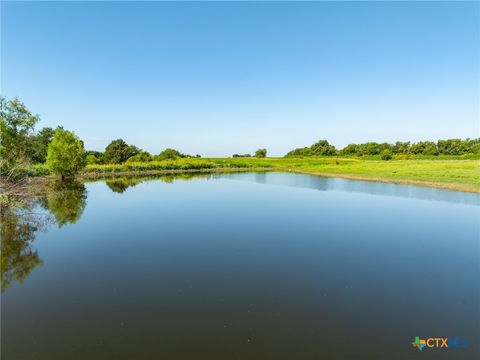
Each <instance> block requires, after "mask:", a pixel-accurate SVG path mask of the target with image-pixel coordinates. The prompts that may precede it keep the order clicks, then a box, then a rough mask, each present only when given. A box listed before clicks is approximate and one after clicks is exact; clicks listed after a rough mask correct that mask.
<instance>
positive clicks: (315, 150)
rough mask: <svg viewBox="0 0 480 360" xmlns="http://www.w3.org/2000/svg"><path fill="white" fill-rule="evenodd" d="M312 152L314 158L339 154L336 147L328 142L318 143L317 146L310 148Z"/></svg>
mask: <svg viewBox="0 0 480 360" xmlns="http://www.w3.org/2000/svg"><path fill="white" fill-rule="evenodd" d="M310 150H311V152H312V154H313V155H314V156H316V155H320V156H332V155H336V153H337V150H336V149H335V146H333V145H330V144H329V143H328V141H327V140H320V141H317V142H316V143H315V144H313V145H312V146H310Z"/></svg>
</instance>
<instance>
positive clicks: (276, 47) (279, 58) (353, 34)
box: [1, 1, 480, 156]
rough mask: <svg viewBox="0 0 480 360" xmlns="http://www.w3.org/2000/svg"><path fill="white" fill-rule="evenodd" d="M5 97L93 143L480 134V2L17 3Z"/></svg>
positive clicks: (273, 142) (277, 146)
mask: <svg viewBox="0 0 480 360" xmlns="http://www.w3.org/2000/svg"><path fill="white" fill-rule="evenodd" d="M1 10H2V14H1V16H2V18H1V20H2V23H1V30H2V33H1V51H2V53H1V65H2V67H1V75H2V76H1V86H2V89H1V92H2V95H4V96H7V97H9V98H11V97H13V96H19V97H20V98H21V99H22V100H23V101H24V102H25V103H26V104H27V106H28V107H29V108H30V109H31V110H32V111H34V112H35V113H38V114H40V116H41V119H42V120H41V122H40V123H39V127H43V126H56V125H63V126H64V127H65V128H67V129H70V130H73V131H75V133H76V134H77V135H79V136H80V137H81V138H82V139H83V140H84V141H85V145H86V147H87V148H88V149H95V150H103V148H104V147H105V145H107V144H108V143H109V142H110V140H112V139H116V138H123V139H125V140H126V141H127V142H129V143H133V144H136V145H137V146H139V147H141V148H143V149H145V150H148V151H150V152H153V153H158V152H159V151H160V150H162V149H163V148H165V147H174V148H178V149H179V150H180V151H183V152H186V153H193V154H195V153H199V154H202V155H203V156H223V155H231V154H232V153H235V152H236V153H252V152H253V151H255V149H257V148H259V147H266V148H268V150H269V153H270V154H271V155H284V154H285V153H286V152H287V151H288V150H290V149H292V148H295V147H301V146H307V145H310V144H312V143H313V142H315V141H316V140H318V139H327V140H329V141H330V142H331V143H333V144H334V145H335V146H337V147H342V146H344V145H346V144H348V143H351V142H365V141H368V140H372V141H394V140H412V141H416V140H421V139H431V140H436V139H439V138H448V137H478V136H479V131H480V130H479V111H480V110H479V95H480V94H479V81H480V78H479V21H480V20H479V17H480V8H479V3H478V2H471V3H431V2H428V3H418V2H417V3H405V2H400V3H395V2H377V3H341V2H340V3H293V2H292V3H281V2H279V3H272V2H266V3H258V2H253V3H252V2H250V3H228V2H225V3H198V2H197V3H152V2H149V3H147V2H146V3H130V2H128V3H126V2H123V3H122V2H117V3H112V2H90V3H88V2H83V3H81V2H80V3H67V2H63V3H62V2H57V3H22V2H5V1H2V4H1Z"/></svg>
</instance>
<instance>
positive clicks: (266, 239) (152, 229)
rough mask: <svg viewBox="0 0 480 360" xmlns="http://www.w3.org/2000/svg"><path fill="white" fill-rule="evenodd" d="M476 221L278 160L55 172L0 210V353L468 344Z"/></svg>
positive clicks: (478, 315)
mask: <svg viewBox="0 0 480 360" xmlns="http://www.w3.org/2000/svg"><path fill="white" fill-rule="evenodd" d="M479 219H480V196H479V195H476V194H469V193H462V192H452V191H445V190H438V189H431V188H422V187H415V186H405V185H394V184H386V183H375V182H365V181H352V180H345V179H335V178H323V177H317V176H310V175H300V174H291V173H276V172H265V173H232V174H210V175H206V174H204V175H192V174H183V175H180V176H172V175H171V176H157V177H147V178H135V177H134V178H114V179H108V180H99V181H92V182H85V183H79V182H74V183H65V184H62V183H55V184H52V185H51V186H50V187H49V189H48V191H47V192H46V193H45V194H44V195H42V196H39V197H38V198H35V200H34V201H32V202H31V203H30V204H28V205H25V206H24V207H23V208H22V209H20V210H19V211H17V212H15V213H10V214H5V215H4V218H3V219H2V230H1V231H2V329H1V330H2V359H6V360H11V359H13V360H16V359H21V360H29V359H35V360H44V359H45V360H56V359H59V360H66V359H68V360H71V359H91V360H93V359H116V360H119V359H168V360H173V359H208V360H213V359H221V360H226V359H299V360H300V359H302V360H303V359H333V358H335V359H368V360H371V359H407V358H408V359H414V358H419V359H433V358H435V359H436V358H438V357H439V356H441V358H442V359H447V358H450V359H474V358H478V357H477V356H478V355H479V354H480V348H479V342H478V340H479V338H480V305H479V304H480V295H479V294H480V285H479V284H480V275H479V274H480V267H479V263H480V246H479V241H480V240H479V239H480V229H479ZM416 336H419V337H420V338H429V337H434V338H436V337H442V338H445V337H448V338H454V337H455V338H457V337H458V338H460V339H462V341H464V340H465V339H466V340H467V342H466V343H464V344H466V347H456V348H454V347H452V346H451V347H449V348H448V349H445V348H426V349H424V350H423V351H422V352H420V351H419V350H418V349H416V348H414V347H413V346H412V345H411V343H412V341H413V340H414V338H415V337H416Z"/></svg>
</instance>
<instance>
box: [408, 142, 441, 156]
mask: <svg viewBox="0 0 480 360" xmlns="http://www.w3.org/2000/svg"><path fill="white" fill-rule="evenodd" d="M410 152H411V153H412V154H422V155H438V148H437V145H436V144H435V143H434V142H431V141H419V142H417V143H415V144H413V145H412V146H411V147H410Z"/></svg>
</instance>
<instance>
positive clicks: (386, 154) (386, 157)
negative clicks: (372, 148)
mask: <svg viewBox="0 0 480 360" xmlns="http://www.w3.org/2000/svg"><path fill="white" fill-rule="evenodd" d="M380 158H381V159H382V160H392V151H391V150H389V149H385V150H383V151H382V152H381V153H380Z"/></svg>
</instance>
